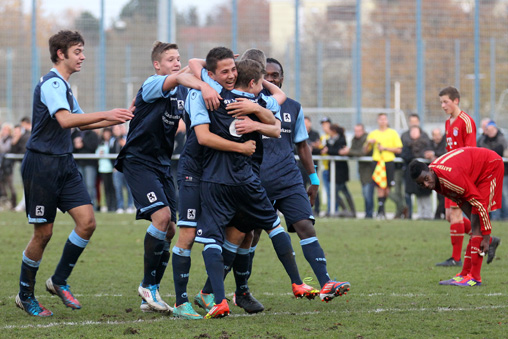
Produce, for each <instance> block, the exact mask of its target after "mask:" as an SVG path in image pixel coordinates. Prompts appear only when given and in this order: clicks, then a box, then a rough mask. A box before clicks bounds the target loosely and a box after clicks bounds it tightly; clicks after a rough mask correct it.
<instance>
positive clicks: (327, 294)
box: [319, 280, 351, 302]
mask: <svg viewBox="0 0 508 339" xmlns="http://www.w3.org/2000/svg"><path fill="white" fill-rule="evenodd" d="M350 287H351V284H350V283H349V282H346V281H344V282H339V281H333V280H330V281H329V282H327V283H326V284H325V285H324V286H323V288H322V289H321V291H320V292H319V298H321V301H325V302H329V301H330V300H332V299H333V298H335V297H337V296H339V297H340V296H341V295H343V294H347V292H348V291H349V288H350Z"/></svg>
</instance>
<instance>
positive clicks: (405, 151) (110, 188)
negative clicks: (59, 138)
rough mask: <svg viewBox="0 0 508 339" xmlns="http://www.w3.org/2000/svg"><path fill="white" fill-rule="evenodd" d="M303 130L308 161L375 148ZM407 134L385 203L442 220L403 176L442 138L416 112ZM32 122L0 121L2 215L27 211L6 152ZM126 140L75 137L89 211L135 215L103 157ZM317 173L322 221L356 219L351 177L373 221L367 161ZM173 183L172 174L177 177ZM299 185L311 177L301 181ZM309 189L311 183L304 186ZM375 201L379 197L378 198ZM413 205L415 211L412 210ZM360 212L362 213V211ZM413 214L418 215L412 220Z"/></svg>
mask: <svg viewBox="0 0 508 339" xmlns="http://www.w3.org/2000/svg"><path fill="white" fill-rule="evenodd" d="M305 125H306V128H307V133H308V134H309V139H308V140H307V143H308V145H309V147H310V148H311V150H312V154H313V155H330V156H336V155H341V156H347V157H349V158H355V157H364V156H372V151H373V150H372V149H371V150H369V151H366V148H365V147H364V146H365V145H366V144H367V136H368V132H367V131H366V130H365V127H364V125H363V124H356V125H355V127H354V133H353V137H352V138H351V140H350V141H349V142H348V140H347V138H346V131H345V128H344V127H342V126H340V125H339V124H336V123H333V122H332V120H331V119H330V118H327V117H325V118H323V119H321V120H320V125H321V130H322V133H319V132H318V131H317V130H315V129H314V128H313V125H312V121H311V118H310V117H305ZM408 126H409V129H408V130H406V131H404V132H403V133H402V134H400V139H401V141H402V145H403V147H402V151H401V152H400V153H398V154H395V155H396V156H397V157H399V158H401V159H402V162H396V166H395V172H394V177H393V181H394V185H393V187H392V189H391V190H390V193H389V195H388V198H389V199H391V200H392V201H393V202H394V203H395V205H396V211H395V213H394V218H396V219H398V218H408V219H414V218H418V219H423V220H430V219H444V218H445V208H444V199H443V197H442V196H440V195H438V196H437V207H436V208H435V209H434V210H433V209H432V200H431V191H429V190H426V189H423V188H421V187H419V186H418V185H416V184H415V183H414V182H413V181H412V180H411V179H410V178H409V177H408V175H407V171H406V167H407V165H408V164H409V162H411V160H413V159H415V158H420V159H427V160H429V161H433V160H434V159H436V158H437V157H439V156H441V155H443V154H444V153H446V148H445V147H446V138H445V137H444V135H443V132H442V130H441V129H440V128H435V129H433V130H432V135H431V137H430V138H429V136H428V135H427V133H425V131H423V129H422V128H421V127H420V119H419V117H418V115H417V114H411V115H409V117H408ZM481 129H482V132H483V133H482V134H481V135H480V137H479V138H478V147H484V148H488V149H491V150H493V151H495V152H496V153H498V154H499V155H501V156H504V157H508V141H507V139H506V138H505V136H504V135H503V133H502V131H501V130H500V129H499V128H498V127H497V125H496V123H495V122H494V121H492V120H490V119H483V120H482V122H481ZM30 133H31V123H30V119H29V118H28V117H24V118H23V119H21V121H20V123H19V124H16V125H13V124H10V123H3V124H2V125H1V129H0V209H12V210H15V211H18V212H21V211H24V197H23V198H21V199H20V198H19V197H18V195H17V193H16V189H15V187H14V182H13V175H14V173H13V166H14V162H15V160H12V159H6V158H5V157H4V155H5V154H6V153H15V154H24V153H25V150H26V149H25V145H26V143H27V141H28V138H29V137H30ZM126 136H127V126H126V125H116V126H113V128H105V129H102V130H86V131H81V130H79V129H75V130H73V131H72V140H73V145H74V151H73V152H74V153H75V154H91V155H95V156H91V157H90V158H86V159H78V160H77V161H76V162H77V164H78V168H79V171H80V173H81V175H82V176H83V178H84V182H85V184H86V187H87V190H88V192H89V194H90V197H91V198H92V201H93V204H94V207H95V209H96V210H97V211H101V212H116V213H134V212H135V209H134V204H133V199H132V195H131V193H130V190H129V187H128V186H127V183H126V181H125V178H124V175H123V173H121V172H118V171H117V170H116V169H114V167H113V161H114V159H111V158H108V157H102V158H100V159H98V158H99V157H100V156H107V155H109V154H117V153H119V152H120V149H121V148H122V147H123V146H124V145H125V141H126ZM184 144H185V124H184V123H183V122H182V123H181V124H180V126H179V129H178V132H177V135H176V137H175V152H174V154H180V152H181V150H182V149H183V145H184ZM177 165H178V160H173V163H172V169H173V170H174V171H176V169H177ZM315 165H316V167H317V166H322V167H321V168H320V172H321V179H322V188H323V189H324V190H325V195H326V201H327V205H326V210H323V211H321V208H320V207H321V205H322V204H321V201H320V199H319V196H320V195H318V199H316V204H315V206H314V213H315V214H316V216H321V217H348V218H356V217H357V216H358V214H357V208H356V206H355V202H354V197H353V195H352V194H351V191H350V190H349V188H348V182H349V180H350V177H358V178H359V179H360V183H361V191H362V197H363V202H364V206H363V210H364V214H363V216H364V217H365V218H374V217H376V213H375V208H374V207H375V198H374V192H375V191H376V184H375V183H374V181H373V179H372V174H373V170H374V167H373V164H372V163H371V162H367V161H359V162H358V163H357V167H356V168H357V170H358V174H357V175H356V174H352V173H350V171H349V163H348V161H346V160H341V161H336V163H335V187H330V183H331V180H330V160H322V161H315ZM507 166H508V164H506V163H505V174H506V175H505V180H504V187H503V206H502V208H501V209H499V210H497V211H495V212H493V213H492V219H493V220H508V167H507ZM174 177H175V178H176V176H174ZM303 178H304V180H306V179H308V178H307V176H306V175H303ZM306 184H309V183H306ZM332 194H333V196H334V197H335V213H334V214H332V213H331V208H330V202H331V200H332V199H331V197H332ZM378 200H379V199H378ZM415 202H416V206H417V211H416V212H415V211H414V206H413V205H414V203H415ZM360 210H361V209H360ZM414 214H416V215H417V217H415V216H414Z"/></svg>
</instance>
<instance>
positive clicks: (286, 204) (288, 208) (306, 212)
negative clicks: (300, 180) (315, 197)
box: [272, 185, 315, 232]
mask: <svg viewBox="0 0 508 339" xmlns="http://www.w3.org/2000/svg"><path fill="white" fill-rule="evenodd" d="M298 186H299V189H298V190H297V191H295V192H294V193H292V194H291V195H288V196H287V197H284V198H281V199H277V200H275V201H272V204H273V207H274V208H275V210H278V211H280V212H281V213H282V214H284V219H286V225H287V228H288V232H295V229H294V227H293V224H295V223H296V222H298V221H301V220H305V219H310V220H312V223H313V224H314V222H315V220H314V215H312V207H311V206H310V201H309V196H308V195H307V192H306V191H305V189H304V187H303V185H298Z"/></svg>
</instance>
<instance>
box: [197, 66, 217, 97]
mask: <svg viewBox="0 0 508 339" xmlns="http://www.w3.org/2000/svg"><path fill="white" fill-rule="evenodd" d="M201 80H203V82H206V83H207V84H208V85H210V87H212V88H213V89H214V90H216V91H217V93H220V92H221V91H222V86H221V85H220V84H219V83H218V82H217V81H215V80H213V79H212V78H210V76H209V75H208V71H207V70H206V68H203V69H202V70H201Z"/></svg>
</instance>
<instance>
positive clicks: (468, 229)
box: [462, 217, 471, 235]
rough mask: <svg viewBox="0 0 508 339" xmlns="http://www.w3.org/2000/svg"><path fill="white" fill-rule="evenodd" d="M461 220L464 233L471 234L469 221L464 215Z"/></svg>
mask: <svg viewBox="0 0 508 339" xmlns="http://www.w3.org/2000/svg"><path fill="white" fill-rule="evenodd" d="M462 221H464V234H469V235H471V221H470V220H469V219H468V218H466V217H464V218H462Z"/></svg>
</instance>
